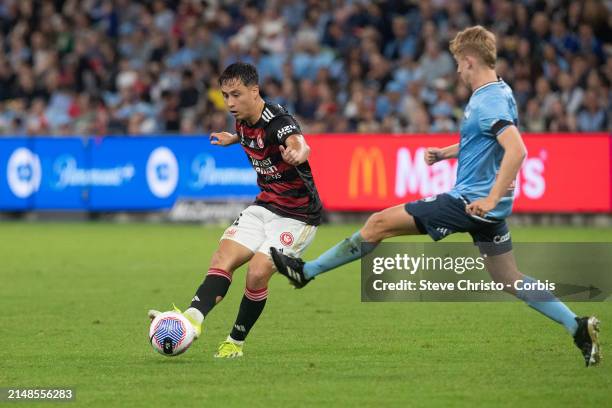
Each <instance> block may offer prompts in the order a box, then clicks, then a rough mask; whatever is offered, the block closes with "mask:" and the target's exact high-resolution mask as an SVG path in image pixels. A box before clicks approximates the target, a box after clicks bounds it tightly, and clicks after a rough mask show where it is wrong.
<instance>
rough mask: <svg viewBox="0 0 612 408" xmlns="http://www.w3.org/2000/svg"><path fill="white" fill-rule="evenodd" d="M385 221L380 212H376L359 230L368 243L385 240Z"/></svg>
mask: <svg viewBox="0 0 612 408" xmlns="http://www.w3.org/2000/svg"><path fill="white" fill-rule="evenodd" d="M386 225H387V221H386V220H385V216H384V215H383V214H382V212H376V213H374V214H372V215H370V217H369V218H368V221H366V224H365V226H364V227H363V229H362V230H361V235H362V237H363V239H364V240H366V241H368V242H379V241H382V240H383V239H384V238H385V232H386Z"/></svg>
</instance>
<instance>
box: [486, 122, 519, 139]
mask: <svg viewBox="0 0 612 408" xmlns="http://www.w3.org/2000/svg"><path fill="white" fill-rule="evenodd" d="M510 125H514V123H513V122H510V121H509V120H505V119H500V120H498V121H497V122H495V123H494V124H493V126H491V133H493V134H494V135H495V136H499V133H500V132H501V131H502V130H504V129H505V128H506V127H508V126H510Z"/></svg>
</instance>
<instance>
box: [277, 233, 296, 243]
mask: <svg viewBox="0 0 612 408" xmlns="http://www.w3.org/2000/svg"><path fill="white" fill-rule="evenodd" d="M280 242H281V244H283V245H284V246H290V245H291V244H293V235H292V234H291V233H290V232H283V233H282V234H281V235H280Z"/></svg>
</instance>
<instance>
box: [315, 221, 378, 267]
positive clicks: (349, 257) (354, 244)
mask: <svg viewBox="0 0 612 408" xmlns="http://www.w3.org/2000/svg"><path fill="white" fill-rule="evenodd" d="M362 242H364V240H363V237H362V236H361V234H360V233H359V231H357V232H355V233H354V234H353V235H351V237H350V238H347V239H345V240H343V241H342V242H339V243H338V244H336V245H335V246H334V247H332V248H331V249H328V250H327V251H325V252H324V253H323V254H321V255H320V256H319V257H318V258H317V259H315V260H314V261H309V262H306V264H305V265H304V275H306V277H307V278H314V277H315V276H317V275H319V274H321V273H323V272H327V271H329V270H332V269H334V268H337V267H338V266H340V265H344V264H347V263H349V262H352V261H354V260H356V259H359V258H361V257H362V256H364V255H367V254H368V253H370V252H371V251H372V250H373V249H374V248H375V247H376V245H367V246H366V247H367V248H365V251H364V250H362V248H361V243H362Z"/></svg>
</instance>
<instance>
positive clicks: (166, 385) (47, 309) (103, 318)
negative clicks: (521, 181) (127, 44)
mask: <svg viewBox="0 0 612 408" xmlns="http://www.w3.org/2000/svg"><path fill="white" fill-rule="evenodd" d="M356 228H357V226H355V225H349V226H338V227H332V226H323V227H321V228H320V230H319V232H318V235H317V239H316V240H315V242H314V243H313V245H312V246H311V248H310V249H309V250H308V252H307V253H306V258H310V257H312V256H314V255H316V254H318V253H320V252H321V251H323V250H324V249H326V248H327V247H329V246H330V245H332V244H334V243H336V242H337V241H338V240H339V239H341V238H343V237H345V236H347V235H348V234H350V233H351V232H352V231H354V230H355V229H356ZM512 231H513V239H514V241H515V242H519V241H548V242H551V241H570V242H574V241H607V242H610V241H612V229H579V228H519V227H516V228H513V229H512ZM221 232H222V229H221V228H212V227H201V226H193V225H150V224H127V225H109V224H96V223H91V224H78V223H77V224H55V223H49V224H47V223H43V224H30V223H2V224H0V243H1V245H0V281H1V284H0V307H1V310H2V315H3V316H2V334H3V335H2V343H3V345H2V347H0V356H1V361H2V364H1V369H0V387H51V386H68V387H75V388H76V395H77V397H76V398H77V401H76V403H74V404H75V405H70V406H88V407H89V406H161V405H177V406H181V407H183V406H184V407H187V406H207V407H217V406H224V407H225V406H237V407H245V406H249V407H251V406H262V407H270V406H287V405H290V406H313V405H320V406H349V405H351V406H442V407H447V406H493V405H495V406H512V407H516V406H538V407H544V406H551V407H557V406H610V404H611V402H612V394H611V393H610V389H611V386H612V357H610V358H609V359H606V352H608V353H612V351H608V350H609V349H608V348H607V347H606V345H607V344H608V339H609V338H610V336H611V335H612V334H611V333H612V329H610V327H612V307H611V305H612V304H611V303H609V302H607V303H577V304H574V305H572V307H573V308H574V310H575V311H576V312H577V313H578V314H589V313H595V314H596V315H597V316H598V317H599V318H600V319H601V320H602V321H603V347H604V361H603V364H602V366H600V367H598V368H595V369H585V368H584V367H583V364H584V363H583V361H582V358H581V357H580V355H579V353H578V351H577V349H575V347H574V346H573V344H572V341H571V338H570V337H569V336H568V335H567V334H566V332H565V331H564V329H563V328H562V327H561V326H560V325H557V324H555V323H553V322H551V321H549V320H547V319H546V318H544V317H543V316H541V315H540V314H538V313H537V312H535V311H533V310H531V309H529V308H528V307H527V306H525V305H524V304H522V303H515V302H513V303H361V302H360V290H359V285H360V282H359V264H358V263H354V264H352V265H350V266H347V267H344V268H343V269H342V270H338V271H335V272H332V273H330V274H328V275H327V276H323V277H321V278H319V279H317V281H316V282H314V283H313V284H311V285H309V286H308V287H307V288H305V289H303V290H300V291H295V290H292V289H290V287H289V286H288V284H287V283H286V281H285V279H284V278H282V277H280V276H275V277H274V278H273V279H272V282H271V285H270V298H269V299H268V304H267V306H266V310H265V311H264V314H263V315H262V317H261V319H260V320H259V322H258V323H257V325H256V326H255V328H254V329H253V331H252V332H251V335H250V337H249V339H248V341H247V343H246V345H245V357H244V358H242V359H239V360H231V361H219V360H215V359H213V358H212V354H213V353H214V351H215V349H216V346H217V344H218V343H219V342H220V341H221V340H223V339H224V338H225V337H226V335H227V334H228V332H229V330H230V329H231V326H232V324H233V322H234V319H235V316H236V312H237V309H238V304H239V302H240V298H241V297H242V294H243V290H244V276H245V270H244V268H242V269H241V270H239V271H238V272H237V273H236V275H235V278H234V283H233V285H232V287H231V288H230V291H229V294H228V296H227V298H226V299H225V300H224V301H223V302H222V303H221V304H220V305H219V306H217V308H216V309H215V310H214V311H213V312H212V313H211V314H210V315H209V318H208V319H207V321H206V325H205V328H204V333H203V335H202V337H201V338H200V340H198V341H197V342H196V343H194V345H193V347H192V348H191V349H190V350H189V351H188V352H187V353H186V354H184V355H182V356H180V357H177V358H165V357H163V356H160V355H158V354H156V353H155V352H153V350H152V349H151V347H150V345H149V344H148V339H147V333H148V321H147V319H146V311H147V309H148V308H160V309H162V310H164V309H169V307H170V304H171V302H173V301H174V302H176V303H177V305H179V306H180V307H185V306H186V305H187V304H188V303H189V299H190V298H191V296H192V295H193V293H194V291H195V289H196V287H197V286H198V285H199V284H200V282H201V280H202V277H203V275H204V273H205V271H206V268H207V266H208V261H209V259H210V255H211V253H212V252H213V250H214V249H215V247H216V245H217V240H218V238H219V236H220V234H221ZM450 238H451V239H453V240H467V239H469V237H468V236H467V235H465V236H463V237H460V236H453V237H450ZM416 239H422V238H409V239H408V240H416ZM424 240H426V238H425V239H424ZM609 355H611V356H612V354H609Z"/></svg>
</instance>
